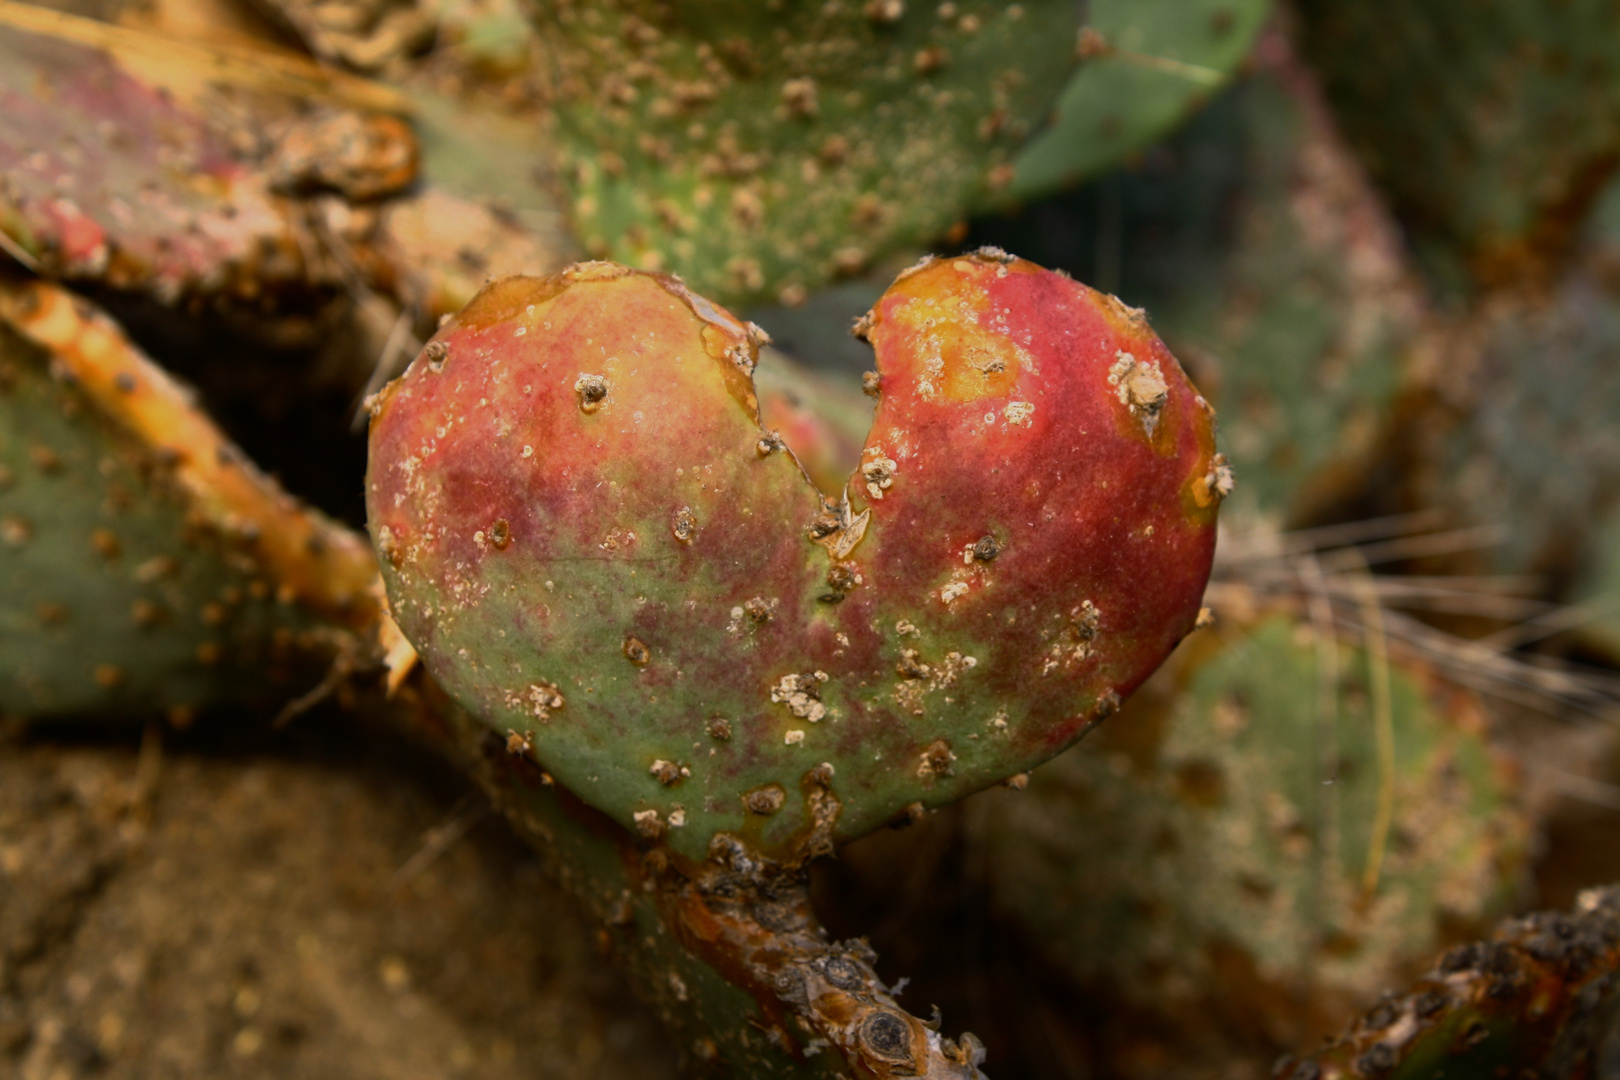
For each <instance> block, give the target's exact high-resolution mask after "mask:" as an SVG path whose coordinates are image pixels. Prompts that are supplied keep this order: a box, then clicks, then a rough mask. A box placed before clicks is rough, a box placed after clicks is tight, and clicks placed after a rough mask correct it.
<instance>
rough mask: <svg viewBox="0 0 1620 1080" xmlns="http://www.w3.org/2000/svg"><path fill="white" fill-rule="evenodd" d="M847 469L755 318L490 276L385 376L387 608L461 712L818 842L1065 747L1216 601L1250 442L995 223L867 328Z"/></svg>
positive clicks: (382, 446) (766, 838)
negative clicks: (834, 460)
mask: <svg viewBox="0 0 1620 1080" xmlns="http://www.w3.org/2000/svg"><path fill="white" fill-rule="evenodd" d="M858 329H859V330H860V331H861V332H863V333H864V334H865V335H866V336H867V337H868V338H869V340H870V341H871V342H872V344H873V345H874V347H875V350H876V353H877V374H876V375H875V376H874V378H873V379H872V380H870V381H871V382H872V383H873V386H874V389H875V390H876V392H877V393H878V407H877V415H876V419H875V421H874V423H873V426H872V429H871V431H870V433H869V434H868V436H867V439H866V444H865V448H864V449H863V451H862V457H861V464H860V466H859V468H858V470H857V471H856V473H855V474H854V475H853V476H852V477H851V480H850V482H849V484H848V485H847V487H846V488H845V489H844V490H843V491H835V492H823V491H820V490H818V489H816V488H815V487H814V486H813V485H812V484H811V483H810V482H809V481H808V480H807V478H806V476H805V474H804V472H803V470H802V469H801V468H800V467H799V465H798V463H797V461H796V459H795V458H794V456H793V454H792V452H791V448H790V447H789V446H788V445H787V444H786V443H785V442H784V441H783V439H782V438H781V436H780V435H778V434H777V433H775V432H773V431H768V430H766V429H764V428H762V427H761V426H760V424H759V422H758V419H757V416H758V413H757V410H758V405H757V401H756V396H755V391H754V388H753V383H752V380H751V377H750V372H751V369H752V367H753V366H754V363H755V354H756V348H757V345H756V342H757V339H758V331H757V330H755V329H754V328H751V327H750V326H748V325H747V324H744V323H741V322H738V321H736V320H735V319H733V318H732V317H731V316H729V315H728V314H727V313H725V312H724V311H721V310H720V309H718V308H715V307H713V306H712V305H710V304H708V303H707V302H705V301H703V300H702V299H701V298H699V297H697V296H695V295H694V294H692V293H691V292H690V291H688V290H687V289H686V288H685V287H684V286H682V285H680V284H679V283H678V282H676V281H674V280H672V279H668V278H663V277H659V276H656V275H651V274H646V273H640V272H635V271H631V270H628V269H625V268H623V267H618V266H614V265H612V264H604V263H589V264H582V265H579V266H576V267H573V268H570V269H569V270H567V271H565V272H564V273H563V274H561V275H558V276H555V277H551V278H545V279H528V278H510V279H506V280H503V281H499V282H496V283H494V284H492V285H491V286H490V287H489V288H488V289H486V290H485V292H484V293H483V294H481V295H480V297H479V298H477V299H476V300H475V301H474V302H473V303H472V304H471V305H469V307H468V308H467V309H466V310H464V311H463V312H462V313H461V314H460V315H458V316H457V317H456V318H455V319H453V320H452V321H451V322H450V323H449V324H447V325H446V326H445V327H444V328H443V329H442V330H441V331H440V333H439V334H438V336H437V337H436V338H435V339H434V340H433V341H432V342H430V343H429V344H428V346H427V348H426V349H425V350H424V352H423V354H422V355H421V356H420V357H419V358H418V359H417V361H416V362H415V363H414V364H413V365H412V366H411V368H410V370H409V371H408V372H407V373H406V374H405V375H404V376H403V377H402V378H401V379H399V380H398V381H396V382H395V383H394V384H392V385H391V386H390V387H389V388H388V389H387V390H386V391H385V392H384V393H383V395H382V396H381V398H380V399H379V400H378V401H377V402H375V403H374V410H373V422H372V435H371V440H372V442H371V447H372V462H371V469H370V476H369V479H368V483H367V497H368V506H369V511H370V519H371V528H372V531H373V536H374V539H375V542H376V544H377V547H378V551H379V553H380V555H381V556H382V558H381V562H382V565H383V573H384V577H385V580H386V582H387V584H388V589H389V594H390V597H391V600H392V602H393V606H394V614H395V617H396V618H397V619H398V621H399V623H400V626H401V627H402V629H403V630H404V631H405V633H406V635H407V636H408V637H410V638H411V640H412V641H413V642H414V643H415V644H416V646H417V648H418V649H419V650H420V652H421V654H422V656H423V659H424V661H425V663H426V664H427V666H428V668H429V670H430V671H432V672H434V674H435V675H436V676H437V677H438V678H439V679H441V680H442V681H443V682H444V684H445V685H446V687H447V688H448V689H449V690H450V691H451V692H452V693H453V694H454V695H455V696H456V697H457V698H458V699H459V700H460V701H462V702H463V703H464V704H465V705H466V706H467V707H468V708H469V709H470V710H471V711H472V712H474V713H475V714H477V715H478V716H480V717H481V718H482V719H483V721H484V722H485V723H487V724H489V725H490V726H491V727H493V728H494V729H495V730H496V731H497V732H498V733H501V734H505V735H507V736H508V738H509V741H510V745H511V747H512V749H513V751H514V752H516V753H523V754H532V755H534V756H535V757H537V758H538V760H539V762H540V763H541V764H542V765H543V767H544V768H546V769H547V770H549V771H550V772H552V773H553V774H555V776H556V777H557V778H558V779H559V780H560V781H562V782H563V783H564V784H565V785H567V786H568V787H569V788H570V789H571V790H573V791H575V792H576V793H578V794H579V796H580V797H581V798H583V799H584V800H585V801H587V802H588V803H591V804H593V805H595V806H597V807H598V808H600V809H602V810H604V811H606V812H607V813H609V814H610V815H611V816H613V817H614V818H616V819H617V820H619V821H620V822H621V823H623V824H625V825H626V826H630V827H633V828H636V829H638V830H639V831H641V832H642V833H643V834H644V835H647V836H649V837H664V838H666V839H667V840H668V842H669V844H670V846H671V847H672V848H673V849H675V850H676V851H677V852H680V853H683V854H686V855H689V856H693V857H701V856H702V855H703V854H704V853H705V852H706V851H707V849H708V847H709V841H710V838H711V837H712V836H713V835H714V834H715V833H717V832H727V833H731V834H734V835H736V836H738V837H741V838H743V839H745V840H746V841H747V842H748V843H749V844H751V845H754V846H756V847H757V848H758V849H760V850H763V851H765V852H769V853H774V854H777V855H781V856H802V855H804V854H809V853H814V852H816V851H821V850H827V849H828V848H829V847H830V846H831V843H832V842H833V841H835V840H836V839H838V838H841V837H845V836H853V835H860V834H861V833H863V832H866V831H869V830H870V829H872V828H874V827H876V826H877V825H880V824H882V823H884V822H888V821H895V820H903V819H904V818H905V817H906V815H907V814H908V808H913V809H911V810H910V811H909V812H913V813H914V812H919V811H920V810H921V809H922V808H924V807H927V806H930V805H937V804H939V803H943V802H947V801H950V800H952V799H955V798H958V797H960V796H961V795H962V794H964V793H966V792H968V791H971V790H974V789H977V788H979V787H983V786H985V785H986V784H989V783H992V782H994V781H996V780H999V779H1001V778H1003V777H1005V776H1008V775H1011V774H1014V773H1017V772H1019V771H1022V770H1023V769H1026V768H1028V767H1029V766H1031V765H1033V764H1034V763H1036V762H1038V761H1041V760H1044V759H1045V758H1046V757H1049V756H1051V754H1053V753H1055V752H1056V751H1057V750H1059V749H1061V748H1062V747H1064V746H1066V745H1068V744H1069V743H1070V742H1072V741H1073V740H1074V739H1076V738H1078V737H1079V736H1080V735H1081V734H1082V733H1083V732H1084V731H1085V730H1087V729H1088V728H1089V727H1090V725H1091V724H1093V723H1094V722H1096V721H1097V720H1098V719H1101V718H1102V717H1104V716H1107V715H1108V714H1110V713H1112V712H1113V711H1114V710H1115V709H1116V708H1117V707H1118V704H1119V702H1120V700H1121V698H1122V697H1123V696H1124V695H1126V694H1128V693H1130V692H1131V690H1133V689H1134V688H1135V687H1136V686H1137V685H1138V684H1139V683H1140V682H1141V681H1142V680H1143V679H1145V678H1146V677H1147V675H1148V674H1149V673H1150V672H1151V671H1152V670H1153V668H1154V667H1156V666H1157V665H1158V663H1159V662H1160V661H1161V660H1162V659H1163V658H1164V657H1165V655H1167V654H1168V653H1169V651H1170V649H1171V648H1173V647H1174V645H1175V644H1176V642H1177V641H1178V640H1180V638H1181V637H1182V636H1184V635H1185V634H1186V633H1187V632H1188V631H1189V630H1190V629H1191V628H1192V626H1193V624H1194V621H1195V619H1196V616H1197V614H1198V611H1199V599H1200V596H1201V594H1202V590H1203V585H1204V581H1205V580H1206V577H1207V573H1208V569H1209V564H1210V559H1211V556H1212V553H1213V546H1214V520H1215V513H1216V509H1217V505H1218V503H1219V500H1220V498H1221V497H1222V495H1223V494H1224V492H1225V491H1226V490H1228V488H1229V486H1230V474H1229V473H1228V472H1227V471H1226V470H1225V467H1224V464H1223V463H1222V462H1221V460H1220V459H1219V458H1218V457H1217V456H1216V455H1215V453H1214V445H1213V429H1212V422H1211V416H1210V412H1209V410H1208V408H1207V406H1206V405H1205V404H1204V402H1203V401H1202V399H1201V398H1199V397H1198V395H1197V393H1196V391H1195V390H1194V389H1193V388H1192V386H1191V385H1190V384H1189V383H1188V382H1187V381H1186V378H1185V376H1183V375H1182V373H1181V370H1180V368H1179V366H1178V365H1177V364H1176V362H1175V360H1174V358H1173V357H1172V356H1171V355H1170V354H1169V353H1168V352H1167V351H1166V350H1165V349H1164V347H1163V345H1162V344H1160V343H1159V341H1158V339H1157V338H1156V337H1155V336H1154V335H1153V333H1152V331H1151V330H1150V329H1149V328H1148V326H1147V323H1146V320H1145V319H1144V318H1143V316H1142V314H1141V313H1140V312H1138V311H1135V310H1133V309H1131V308H1128V307H1126V306H1125V305H1123V304H1121V303H1120V302H1119V301H1117V300H1114V299H1113V298H1112V297H1107V296H1104V295H1102V294H1099V293H1096V292H1094V291H1092V290H1090V289H1088V288H1086V287H1084V286H1082V285H1080V284H1078V283H1076V282H1073V281H1071V280H1068V279H1067V278H1064V277H1062V276H1061V275H1057V274H1053V273H1050V272H1048V271H1045V270H1042V269H1040V268H1039V267H1036V266H1034V265H1033V264H1030V263H1026V262H1023V261H1021V260H1017V259H1013V258H1011V257H1008V256H1004V255H1002V254H1001V253H999V252H990V253H982V254H980V255H977V256H973V257H967V258H958V259H948V260H937V261H930V262H926V263H924V264H922V265H921V266H919V267H917V268H915V269H913V270H912V271H909V272H908V273H906V274H904V275H902V276H901V278H900V279H899V280H898V281H897V282H896V283H895V285H894V286H893V287H892V288H891V289H890V290H889V292H887V293H886V294H885V295H884V296H883V298H882V299H881V300H880V301H879V303H878V304H877V306H876V307H875V308H874V309H873V311H872V312H871V313H870V315H869V316H868V317H867V318H866V319H864V320H863V321H862V323H861V325H860V327H859V328H858Z"/></svg>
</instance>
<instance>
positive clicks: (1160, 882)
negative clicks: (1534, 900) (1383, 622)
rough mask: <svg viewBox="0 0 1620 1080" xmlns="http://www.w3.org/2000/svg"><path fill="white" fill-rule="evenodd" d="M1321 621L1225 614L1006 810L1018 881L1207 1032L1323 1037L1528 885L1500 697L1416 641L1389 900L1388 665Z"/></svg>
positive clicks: (1061, 956) (1111, 988) (1064, 948)
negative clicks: (1450, 672)
mask: <svg viewBox="0 0 1620 1080" xmlns="http://www.w3.org/2000/svg"><path fill="white" fill-rule="evenodd" d="M1310 633H1311V629H1310V627H1309V625H1308V624H1307V625H1302V624H1300V623H1299V622H1298V621H1297V620H1296V619H1295V618H1294V617H1292V616H1291V615H1289V614H1287V613H1284V612H1277V611H1274V612H1272V613H1270V614H1269V615H1266V616H1263V617H1259V618H1256V619H1254V620H1253V621H1250V620H1247V619H1246V620H1245V621H1244V622H1243V624H1242V625H1235V626H1234V625H1230V624H1228V622H1227V621H1226V620H1225V619H1224V618H1223V619H1222V620H1221V621H1220V622H1218V623H1217V624H1216V630H1215V631H1214V632H1213V633H1204V634H1200V635H1198V636H1197V637H1195V638H1193V639H1191V640H1189V641H1188V642H1187V644H1186V645H1185V646H1184V647H1183V649H1182V650H1181V651H1178V652H1177V654H1176V656H1175V657H1174V658H1173V659H1172V660H1171V662H1170V663H1169V664H1167V665H1166V666H1165V668H1164V669H1162V670H1161V671H1160V673H1159V675H1158V676H1157V677H1156V678H1155V680H1154V681H1153V682H1152V683H1150V684H1149V686H1148V687H1146V688H1144V689H1143V690H1142V691H1141V692H1140V693H1138V695H1137V696H1136V697H1135V698H1133V699H1132V700H1131V702H1130V703H1129V704H1128V705H1127V706H1126V709H1125V712H1124V714H1123V715H1121V716H1120V717H1119V720H1118V722H1117V723H1111V724H1109V725H1106V726H1105V727H1104V728H1103V729H1102V731H1101V732H1099V733H1098V735H1097V736H1096V737H1095V738H1092V739H1088V740H1086V741H1085V742H1084V743H1083V744H1082V745H1080V746H1077V747H1075V748H1073V749H1072V750H1070V751H1069V752H1068V753H1067V754H1065V755H1063V756H1062V757H1060V758H1058V759H1056V760H1055V761H1053V762H1050V763H1049V764H1047V765H1046V766H1044V767H1042V768H1040V769H1037V770H1035V772H1034V773H1033V774H1031V777H1030V783H1029V787H1028V789H1027V790H1026V791H1024V792H1023V793H1022V794H1020V795H1017V796H1011V797H1003V798H1000V799H997V800H996V801H995V802H994V803H992V804H991V807H990V810H989V817H988V825H987V828H988V830H989V831H988V833H987V836H986V841H987V843H986V850H987V851H988V852H989V858H990V859H991V871H990V875H989V877H990V880H991V882H992V888H993V889H994V895H995V897H996V900H997V903H998V904H1000V905H1001V906H1002V907H1004V908H1005V909H1007V910H1010V911H1012V912H1014V913H1015V914H1016V915H1017V916H1018V917H1019V919H1020V920H1021V921H1022V922H1023V923H1024V924H1025V925H1026V926H1027V927H1028V928H1029V931H1030V933H1031V934H1032V935H1034V936H1036V937H1037V938H1038V939H1039V940H1041V941H1043V942H1045V943H1046V948H1045V952H1046V955H1047V956H1048V957H1049V958H1051V959H1053V960H1054V961H1056V962H1057V963H1059V964H1061V965H1062V966H1063V968H1064V969H1065V970H1066V971H1068V972H1069V973H1070V974H1071V975H1072V976H1074V977H1075V978H1076V979H1077V980H1078V981H1080V982H1081V983H1083V984H1085V985H1087V986H1089V987H1095V988H1099V989H1100V990H1101V992H1102V993H1105V994H1107V995H1108V997H1109V999H1110V1000H1113V999H1114V998H1116V997H1123V998H1124V999H1126V1000H1128V1001H1131V1002H1132V1003H1134V1004H1135V1005H1136V1006H1138V1007H1139V1008H1147V1009H1149V1010H1153V1011H1154V1014H1155V1015H1158V1016H1161V1017H1166V1016H1167V1017H1168V1018H1167V1019H1164V1020H1162V1021H1161V1023H1163V1024H1164V1025H1166V1026H1167V1027H1168V1028H1169V1029H1171V1030H1175V1031H1179V1032H1184V1033H1186V1034H1187V1035H1189V1036H1190V1035H1191V1034H1192V1033H1194V1032H1199V1031H1201V1030H1203V1029H1207V1028H1210V1027H1214V1028H1217V1029H1220V1035H1222V1036H1224V1037H1226V1038H1227V1039H1231V1038H1232V1033H1233V1031H1241V1032H1245V1033H1248V1034H1249V1035H1250V1036H1251V1037H1252V1036H1253V1034H1254V1033H1260V1034H1261V1036H1262V1037H1263V1038H1264V1039H1266V1040H1268V1041H1269V1042H1270V1043H1271V1045H1272V1046H1274V1047H1297V1046H1300V1045H1303V1044H1308V1042H1309V1040H1310V1038H1311V1036H1312V1035H1313V1034H1314V1033H1316V1032H1320V1031H1326V1030H1332V1026H1333V1025H1335V1024H1337V1023H1338V1022H1339V1020H1340V1018H1341V1017H1342V1016H1343V1015H1345V1013H1346V1011H1347V1010H1348V1009H1349V1008H1350V1007H1352V1006H1355V1005H1357V1004H1360V1003H1365V1002H1366V1001H1368V1000H1370V999H1372V997H1373V996H1374V995H1376V994H1377V993H1378V992H1379V991H1380V990H1381V989H1382V988H1383V987H1384V986H1386V985H1388V982H1389V980H1390V979H1391V978H1392V977H1396V976H1400V975H1401V974H1403V972H1404V971H1405V970H1406V965H1408V964H1409V963H1410V962H1411V961H1412V960H1413V959H1416V958H1422V957H1425V956H1428V955H1432V954H1433V953H1434V952H1435V951H1437V950H1438V949H1439V948H1440V947H1441V945H1442V943H1443V942H1444V941H1445V940H1446V937H1445V934H1446V933H1447V929H1448V928H1455V927H1459V926H1477V927H1480V928H1483V927H1485V926H1488V925H1489V924H1490V922H1491V921H1492V920H1494V919H1495V918H1497V917H1498V916H1500V915H1501V914H1502V913H1503V911H1504V910H1505V908H1506V905H1507V904H1508V902H1510V901H1511V899H1512V897H1513V894H1514V890H1515V886H1516V885H1517V883H1518V879H1519V870H1520V867H1521V865H1522V861H1523V852H1524V850H1525V848H1526V847H1527V841H1528V837H1527V833H1528V829H1527V824H1526V822H1525V820H1524V818H1523V816H1522V815H1521V814H1520V813H1519V812H1518V810H1517V808H1516V807H1515V806H1514V805H1513V801H1512V796H1513V784H1512V783H1511V780H1510V776H1509V774H1508V772H1507V770H1505V769H1504V767H1503V763H1502V762H1501V761H1499V760H1498V759H1497V758H1496V757H1495V756H1494V755H1493V754H1492V753H1491V751H1490V749H1489V747H1488V746H1487V745H1486V743H1485V740H1484V739H1483V738H1482V736H1481V733H1480V729H1481V728H1482V727H1483V725H1484V714H1483V710H1482V708H1481V706H1480V703H1479V702H1478V700H1477V699H1475V698H1474V697H1473V695H1472V694H1470V693H1468V692H1466V691H1462V690H1459V689H1456V688H1453V687H1447V686H1445V685H1444V684H1440V683H1438V682H1437V681H1436V680H1435V679H1433V678H1432V676H1430V675H1429V674H1428V673H1427V672H1425V671H1424V669H1423V668H1422V667H1420V666H1413V665H1410V664H1396V663H1392V664H1391V665H1390V668H1389V679H1390V702H1391V713H1390V722H1391V731H1392V736H1393V744H1394V748H1395V759H1394V761H1395V766H1394V772H1393V775H1392V783H1393V792H1394V804H1393V805H1394V813H1393V817H1392V819H1391V825H1390V835H1391V836H1392V837H1395V838H1397V839H1392V840H1391V841H1390V842H1389V844H1388V845H1387V853H1386V855H1385V857H1384V859H1383V863H1382V868H1381V873H1380V875H1379V878H1378V884H1377V887H1376V890H1375V891H1374V892H1373V893H1372V894H1371V898H1370V901H1369V900H1367V899H1366V898H1365V895H1364V891H1363V890H1364V884H1363V874H1364V873H1365V867H1366V865H1367V860H1368V852H1369V850H1370V841H1371V839H1372V837H1373V835H1374V831H1375V821H1376V819H1377V817H1378V811H1377V802H1378V790H1379V784H1380V769H1379V764H1378V753H1377V749H1376V745H1375V744H1376V739H1375V735H1374V725H1375V717H1374V696H1373V694H1372V693H1370V692H1369V691H1370V683H1371V681H1372V677H1373V675H1372V671H1371V668H1370V666H1369V662H1368V657H1367V654H1366V653H1365V652H1364V651H1362V650H1360V649H1355V648H1352V647H1350V646H1348V645H1343V644H1340V643H1338V642H1331V643H1323V642H1321V641H1320V640H1315V641H1313V640H1311V639H1310V638H1309V637H1306V636H1304V635H1307V634H1310ZM1324 645H1325V650H1326V651H1325V652H1324ZM1324 664H1325V665H1327V670H1326V671H1324ZM1324 687H1326V695H1327V696H1326V698H1324ZM1082 818H1084V819H1085V820H1086V821H1087V822H1088V823H1089V824H1088V826H1087V827H1086V828H1085V829H1076V828H1075V827H1074V822H1075V821H1077V820H1080V819H1082ZM1453 932H1454V930H1453ZM1236 972H1242V973H1243V974H1242V975H1241V976H1238V975H1235V974H1234V973H1236ZM1160 1030H1163V1029H1162V1028H1161V1029H1160ZM1216 1041H1219V1040H1218V1039H1217V1040H1216ZM1177 1049H1179V1050H1181V1051H1182V1052H1183V1053H1185V1047H1184V1046H1178V1047H1177ZM1273 1052H1275V1050H1273Z"/></svg>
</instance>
